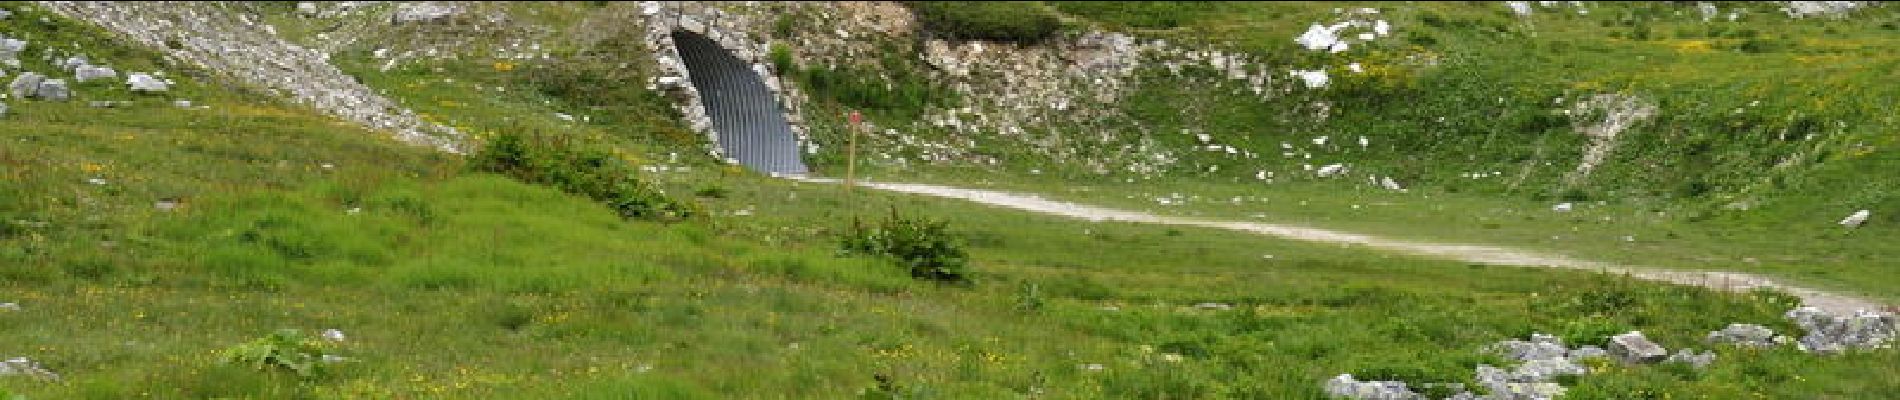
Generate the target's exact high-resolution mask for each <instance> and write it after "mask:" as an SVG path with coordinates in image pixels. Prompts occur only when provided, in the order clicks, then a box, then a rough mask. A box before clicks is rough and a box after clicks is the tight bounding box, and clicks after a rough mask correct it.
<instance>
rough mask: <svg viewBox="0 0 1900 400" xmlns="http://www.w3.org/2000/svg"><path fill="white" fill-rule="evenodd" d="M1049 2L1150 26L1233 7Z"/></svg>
mask: <svg viewBox="0 0 1900 400" xmlns="http://www.w3.org/2000/svg"><path fill="white" fill-rule="evenodd" d="M1049 5H1050V6H1052V7H1055V8H1056V9H1057V10H1060V11H1062V12H1064V13H1068V14H1072V15H1079V16H1083V17H1086V18H1088V19H1091V20H1095V21H1101V22H1105V23H1108V24H1110V25H1113V26H1115V27H1133V28H1149V29H1171V28H1177V27H1181V26H1185V25H1189V24H1192V23H1194V22H1198V21H1201V20H1204V19H1207V18H1209V17H1213V16H1218V15H1220V14H1221V13H1222V12H1226V11H1230V10H1232V8H1231V7H1226V5H1225V4H1223V2H1219V1H1126V2H1122V1H1058V2H1052V3H1050V4H1049Z"/></svg>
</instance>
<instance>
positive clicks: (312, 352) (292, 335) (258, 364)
mask: <svg viewBox="0 0 1900 400" xmlns="http://www.w3.org/2000/svg"><path fill="white" fill-rule="evenodd" d="M324 347H325V346H324V344H323V342H322V341H319V340H317V339H314V338H310V337H307V336H304V334H303V332H302V331H299V330H296V329H281V330H278V331H277V332H272V333H271V334H270V335H269V336H265V337H261V338H257V340H252V341H250V342H248V343H244V344H239V345H236V346H231V348H228V349H225V350H224V351H223V352H222V356H223V358H224V362H226V363H230V364H238V365H244V366H249V367H251V368H254V369H258V370H281V371H289V372H291V373H294V374H297V376H298V377H303V378H310V377H314V376H316V375H317V374H319V373H321V372H322V371H321V368H322V367H323V363H324V362H325V360H324V358H325V356H331V354H328V353H326V352H325V350H326V349H325V348H324Z"/></svg>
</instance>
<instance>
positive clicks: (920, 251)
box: [842, 208, 969, 282]
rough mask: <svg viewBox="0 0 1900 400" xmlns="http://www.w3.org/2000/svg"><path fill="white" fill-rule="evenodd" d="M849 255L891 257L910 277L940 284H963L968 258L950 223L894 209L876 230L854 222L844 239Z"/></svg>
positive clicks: (844, 247)
mask: <svg viewBox="0 0 1900 400" xmlns="http://www.w3.org/2000/svg"><path fill="white" fill-rule="evenodd" d="M842 245H843V253H844V254H846V255H869V256H887V257H891V258H893V259H895V260H896V261H897V263H898V264H900V265H902V266H904V267H906V268H908V269H910V276H911V277H912V278H917V279H927V280H933V281H940V282H961V281H965V280H967V279H968V277H967V276H966V269H967V265H966V264H967V263H968V261H969V258H968V256H967V255H966V254H965V253H964V252H963V243H962V241H961V240H959V239H958V238H957V237H956V236H955V235H953V234H951V233H950V232H949V222H948V221H938V220H930V219H925V218H905V217H903V216H901V215H898V213H897V209H896V208H892V209H891V216H890V218H889V219H886V220H884V221H883V222H882V223H881V224H879V225H878V226H876V227H866V226H865V225H864V223H863V221H860V220H855V219H854V220H852V221H851V230H850V232H849V233H847V235H846V236H845V237H844V239H843V243H842Z"/></svg>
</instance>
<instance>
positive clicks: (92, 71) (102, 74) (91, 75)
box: [73, 65, 119, 83]
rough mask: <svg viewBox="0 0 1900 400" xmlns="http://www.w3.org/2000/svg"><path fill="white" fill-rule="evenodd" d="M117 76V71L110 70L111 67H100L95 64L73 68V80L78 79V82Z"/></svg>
mask: <svg viewBox="0 0 1900 400" xmlns="http://www.w3.org/2000/svg"><path fill="white" fill-rule="evenodd" d="M118 77H119V71H114V70H112V68H111V67H101V66H96V65H81V66H79V68H75V69H73V80H75V81H79V82H80V83H85V82H86V81H91V80H97V79H114V78H118Z"/></svg>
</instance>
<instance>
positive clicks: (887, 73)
mask: <svg viewBox="0 0 1900 400" xmlns="http://www.w3.org/2000/svg"><path fill="white" fill-rule="evenodd" d="M880 47H881V48H880V53H881V54H884V56H883V57H882V58H879V59H878V60H877V62H876V65H851V64H843V65H838V66H837V67H836V68H825V67H823V66H811V67H809V68H805V69H799V68H798V67H797V66H796V65H795V64H794V63H793V62H792V60H791V54H790V50H786V53H784V54H785V55H784V58H785V60H784V61H783V62H784V63H785V65H784V66H781V67H780V71H795V72H796V75H795V76H796V78H797V79H798V83H799V85H801V86H803V87H805V88H806V89H808V90H810V91H811V93H812V94H813V95H814V97H817V98H820V99H824V100H828V101H831V102H836V103H837V104H839V105H843V106H845V107H849V108H851V109H856V110H864V111H865V112H866V113H868V114H869V115H868V116H870V117H873V118H874V119H877V120H883V121H911V120H916V119H919V118H922V117H923V113H924V109H926V108H929V107H931V106H942V105H946V104H957V102H958V101H960V99H959V98H958V96H957V92H956V91H955V90H951V89H950V88H949V87H947V86H945V85H942V84H939V83H937V82H934V81H932V80H931V78H930V76H929V75H926V74H925V73H923V72H922V71H924V69H923V68H922V66H921V65H918V62H917V61H916V60H915V59H913V58H912V57H910V55H912V54H915V53H916V52H917V50H916V49H915V48H906V47H905V46H903V45H900V44H895V43H885V44H884V45H882V46H880ZM773 57H774V60H775V61H774V63H778V62H779V61H776V60H777V57H778V56H773Z"/></svg>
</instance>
